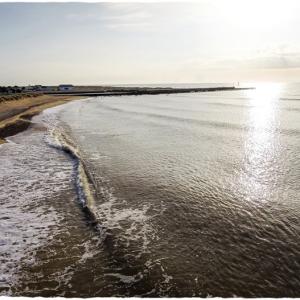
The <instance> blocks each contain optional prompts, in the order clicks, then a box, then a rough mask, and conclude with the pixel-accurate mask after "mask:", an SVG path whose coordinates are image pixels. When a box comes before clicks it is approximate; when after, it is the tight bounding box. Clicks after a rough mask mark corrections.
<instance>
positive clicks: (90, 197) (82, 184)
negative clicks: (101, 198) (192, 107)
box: [45, 127, 103, 232]
mask: <svg viewBox="0 0 300 300" xmlns="http://www.w3.org/2000/svg"><path fill="white" fill-rule="evenodd" d="M45 141H46V143H47V144H48V145H49V146H50V147H53V148H55V149H58V150H60V151H64V152H65V153H67V154H68V155H69V156H70V158H71V159H72V161H73V163H74V172H75V185H76V192H77V195H78V198H79V202H80V205H81V207H82V210H83V212H84V214H85V216H86V218H87V220H88V223H89V224H91V225H92V226H93V227H94V228H95V229H97V230H99V231H101V232H103V228H102V227H101V225H100V222H99V220H98V218H97V216H96V213H95V212H94V206H95V198H96V188H95V187H96V184H95V180H94V178H93V176H92V175H91V174H90V173H89V172H88V169H87V167H86V164H85V162H84V160H83V159H82V157H81V155H80V151H79V149H78V148H77V147H76V146H75V145H74V143H73V142H72V141H71V138H70V137H68V136H67V134H66V133H65V132H62V130H60V129H59V128H58V127H54V128H51V129H50V130H49V135H47V136H46V138H45Z"/></svg>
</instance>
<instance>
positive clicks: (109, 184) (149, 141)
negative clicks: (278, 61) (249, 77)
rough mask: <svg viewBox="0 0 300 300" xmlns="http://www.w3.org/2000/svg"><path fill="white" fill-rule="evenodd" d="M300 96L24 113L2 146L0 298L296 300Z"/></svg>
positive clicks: (139, 101) (158, 99)
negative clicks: (24, 125) (285, 299)
mask: <svg viewBox="0 0 300 300" xmlns="http://www.w3.org/2000/svg"><path fill="white" fill-rule="evenodd" d="M299 95H300V87H299V85H296V86H287V87H286V88H285V90H282V91H281V90H279V89H276V88H275V87H273V86H272V87H271V88H270V87H269V88H268V87H267V88H263V89H259V88H258V89H257V90H236V91H218V92H206V93H205V92H204V93H178V94H172V95H165V94H160V95H138V96H133V95H130V96H129V95H123V96H122V97H119V96H110V97H106V96H101V97H90V98H85V99H82V100H79V101H67V102H66V103H65V104H64V105H60V106H56V107H52V108H50V109H46V110H44V111H43V112H41V113H40V114H38V115H35V116H33V117H32V123H31V126H29V127H28V129H27V130H26V131H23V132H19V133H18V134H16V135H14V136H10V137H8V138H7V140H8V142H7V143H5V144H2V145H1V146H0V180H2V181H3V182H5V190H4V189H3V190H2V191H1V192H0V203H1V207H2V216H1V218H2V221H1V223H0V225H1V230H0V232H1V235H0V251H1V256H2V261H1V270H0V271H1V272H0V274H1V277H0V293H1V295H15V296H65V297H92V296H99V297H101V296H107V297H109V296H119V297H124V296H144V297H145V296H148V297H162V296H173V297H182V296H190V297H192V296H199V297H206V296H215V297H234V296H239V297H261V296H264V297H282V296H290V297H295V296H298V295H299V293H300V291H299V286H300V284H299V283H300V282H299V276H298V274H299V272H300V265H299V263H298V254H299V251H300V249H299V235H298V232H299V227H298V221H297V220H298V217H299V211H300V207H299V203H298V202H299V201H298V198H299V187H298V182H299V174H300V173H299V170H300V168H299V162H298V160H297V153H298V151H299V136H300V124H299V111H300V108H299V101H298V100H299ZM262 97H263V99H265V102H261V100H260V99H262ZM65 100H66V99H65ZM65 100H64V101H65ZM53 103H54V102H53ZM266 111H268V113H266ZM24 113H25V112H24ZM24 174H26V175H24Z"/></svg>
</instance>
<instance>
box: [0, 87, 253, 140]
mask: <svg viewBox="0 0 300 300" xmlns="http://www.w3.org/2000/svg"><path fill="white" fill-rule="evenodd" d="M249 89H254V88H252V87H245V88H236V87H212V88H147V87H130V88H128V87H125V88H123V87H122V88H121V87H107V88H104V87H103V88H98V89H95V90H80V91H68V92H48V93H45V94H40V95H38V94H37V95H35V96H34V97H33V96H31V97H24V98H21V99H17V100H9V101H4V102H1V103H0V144H3V143H6V140H5V139H6V138H7V137H9V136H13V135H15V134H17V133H19V132H21V131H24V130H26V129H27V128H28V127H29V126H30V124H31V121H30V120H31V118H32V117H33V116H35V115H37V114H39V113H40V112H42V111H43V110H45V109H47V108H51V107H54V106H58V105H61V104H64V103H66V102H69V101H73V100H80V99H84V98H86V97H97V96H103V97H110V96H138V95H160V94H179V93H204V92H218V91H239V90H249Z"/></svg>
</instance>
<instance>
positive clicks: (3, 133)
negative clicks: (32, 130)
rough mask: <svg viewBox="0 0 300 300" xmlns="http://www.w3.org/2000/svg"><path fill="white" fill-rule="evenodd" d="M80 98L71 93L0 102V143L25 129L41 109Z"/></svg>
mask: <svg viewBox="0 0 300 300" xmlns="http://www.w3.org/2000/svg"><path fill="white" fill-rule="evenodd" d="M82 98H83V97H80V96H72V95H65V96H60V95H41V96H38V97H35V98H30V97H29V98H23V99H19V100H12V101H6V102H2V103H0V144H1V143H4V142H5V138H6V137H8V136H10V135H14V134H17V133H18V132H20V131H23V130H25V129H27V128H28V127H29V125H30V119H31V118H32V117H33V116H34V115H36V114H38V113H40V112H41V111H42V110H44V109H47V108H50V107H54V106H57V105H61V104H64V103H66V102H69V101H73V100H78V99H82Z"/></svg>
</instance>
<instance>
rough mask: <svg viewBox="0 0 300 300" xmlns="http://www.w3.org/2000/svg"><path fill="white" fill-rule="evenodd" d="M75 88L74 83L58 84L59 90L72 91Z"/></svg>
mask: <svg viewBox="0 0 300 300" xmlns="http://www.w3.org/2000/svg"><path fill="white" fill-rule="evenodd" d="M73 88H74V86H73V85H72V84H60V85H59V86H58V90H59V91H71V90H72V89H73Z"/></svg>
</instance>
